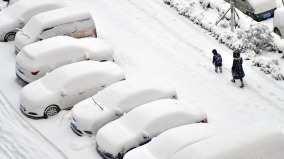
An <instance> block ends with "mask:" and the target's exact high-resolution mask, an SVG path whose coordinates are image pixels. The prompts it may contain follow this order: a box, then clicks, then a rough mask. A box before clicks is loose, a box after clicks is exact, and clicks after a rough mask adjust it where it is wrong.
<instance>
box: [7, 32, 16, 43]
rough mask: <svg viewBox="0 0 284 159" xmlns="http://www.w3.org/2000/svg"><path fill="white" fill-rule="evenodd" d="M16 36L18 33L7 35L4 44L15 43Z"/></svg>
mask: <svg viewBox="0 0 284 159" xmlns="http://www.w3.org/2000/svg"><path fill="white" fill-rule="evenodd" d="M15 36H16V32H9V33H8V34H6V36H5V38H4V42H8V41H14V40H15Z"/></svg>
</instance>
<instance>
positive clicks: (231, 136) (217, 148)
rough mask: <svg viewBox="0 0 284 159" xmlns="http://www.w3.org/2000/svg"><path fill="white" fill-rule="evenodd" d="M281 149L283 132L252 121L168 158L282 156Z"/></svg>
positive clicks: (270, 158)
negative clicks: (251, 123) (246, 125)
mask: <svg viewBox="0 0 284 159" xmlns="http://www.w3.org/2000/svg"><path fill="white" fill-rule="evenodd" d="M283 150H284V135H283V133H282V132H281V131H280V130H279V129H277V128H275V127H273V126H271V124H270V125H268V124H253V125H250V126H248V127H244V128H240V129H238V130H235V131H230V132H228V133H223V134H220V135H216V136H214V137H211V138H208V139H206V140H201V141H200V142H197V143H195V144H192V145H189V146H186V147H184V148H183V149H182V150H180V151H179V152H177V153H176V154H174V155H173V156H172V157H171V159H188V158H189V156H190V158H193V159H283V158H284V151H283ZM145 159H147V158H145Z"/></svg>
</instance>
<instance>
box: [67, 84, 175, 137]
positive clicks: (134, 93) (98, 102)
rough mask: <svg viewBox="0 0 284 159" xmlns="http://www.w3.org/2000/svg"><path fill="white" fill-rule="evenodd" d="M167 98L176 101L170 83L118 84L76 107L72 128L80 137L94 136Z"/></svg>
mask: <svg viewBox="0 0 284 159" xmlns="http://www.w3.org/2000/svg"><path fill="white" fill-rule="evenodd" d="M165 98H172V99H176V98H177V93H176V91H175V88H174V87H173V86H172V85H170V84H169V83H167V82H163V81H158V80H146V79H144V80H138V79H133V80H125V81H121V82H117V83H114V84H112V85H110V86H109V87H107V88H105V89H104V90H102V91H100V92H99V93H97V94H95V95H94V96H92V97H91V98H88V99H85V100H83V101H81V102H80V103H78V104H76V105H75V106H74V108H73V109H72V111H71V114H72V115H71V119H72V120H71V128H72V129H73V131H74V132H75V133H76V134H78V135H80V136H81V135H88V136H90V135H93V134H94V135H95V134H96V133H97V131H98V130H99V129H100V128H101V127H102V126H104V125H105V124H107V123H109V122H111V121H113V120H115V119H118V118H119V117H121V116H122V115H123V114H125V113H127V112H129V111H130V110H132V109H134V108H136V107H138V106H140V105H142V104H145V103H149V102H152V101H155V100H159V99H165ZM110 99H111V100H110Z"/></svg>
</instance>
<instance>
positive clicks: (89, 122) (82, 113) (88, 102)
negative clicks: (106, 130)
mask: <svg viewBox="0 0 284 159" xmlns="http://www.w3.org/2000/svg"><path fill="white" fill-rule="evenodd" d="M71 114H72V118H73V119H74V120H75V121H76V122H77V123H78V124H79V125H80V128H81V129H84V130H92V129H95V131H97V129H98V128H100V127H101V126H100V125H105V123H106V122H108V121H110V120H112V119H113V118H114V116H115V113H113V111H111V110H110V109H107V108H103V107H100V106H99V105H97V104H96V103H95V102H94V101H93V99H92V98H87V99H85V100H83V101H81V102H80V103H78V104H76V105H75V106H74V107H73V108H72V113H71ZM94 127H98V128H97V129H96V128H94ZM95 133H96V132H95Z"/></svg>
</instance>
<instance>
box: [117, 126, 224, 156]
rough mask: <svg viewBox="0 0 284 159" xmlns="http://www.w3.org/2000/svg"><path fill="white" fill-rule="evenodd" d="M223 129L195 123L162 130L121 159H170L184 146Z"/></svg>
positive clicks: (218, 132)
mask: <svg viewBox="0 0 284 159" xmlns="http://www.w3.org/2000/svg"><path fill="white" fill-rule="evenodd" d="M226 129H227V128H226ZM225 131H226V130H225V128H220V126H217V125H214V124H205V123H197V124H189V125H184V126H180V127H177V128H173V129H170V130H167V131H165V132H163V133H162V134H160V135H159V136H157V137H155V138H153V139H152V140H151V141H150V142H149V143H147V144H145V145H143V146H140V147H138V148H135V149H132V150H131V151H129V152H127V153H126V154H125V155H124V157H123V159H133V158H135V159H170V158H171V157H172V156H173V155H174V154H176V153H177V152H179V151H180V150H182V149H183V148H184V147H186V146H188V145H191V144H194V143H196V142H199V141H201V140H205V139H207V138H210V137H213V136H215V135H218V134H221V133H222V132H225Z"/></svg>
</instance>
